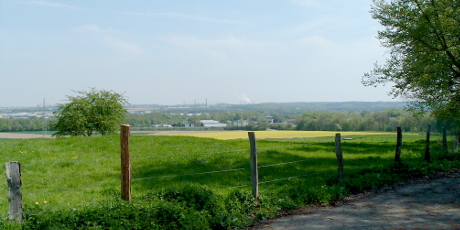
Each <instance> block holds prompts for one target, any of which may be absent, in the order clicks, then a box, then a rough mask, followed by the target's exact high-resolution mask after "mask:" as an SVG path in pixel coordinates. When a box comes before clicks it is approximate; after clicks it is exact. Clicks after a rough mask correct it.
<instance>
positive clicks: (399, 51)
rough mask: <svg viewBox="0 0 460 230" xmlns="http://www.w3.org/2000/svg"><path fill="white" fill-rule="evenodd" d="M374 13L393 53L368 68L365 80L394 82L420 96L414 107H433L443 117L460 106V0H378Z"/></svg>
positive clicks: (398, 90)
mask: <svg viewBox="0 0 460 230" xmlns="http://www.w3.org/2000/svg"><path fill="white" fill-rule="evenodd" d="M371 13H372V17H373V18H374V19H377V20H378V21H379V22H380V24H382V25H383V26H384V27H385V29H384V30H383V31H379V32H378V38H379V39H380V41H381V44H382V46H383V47H386V48H388V49H389V54H390V57H389V59H388V60H387V61H386V63H385V64H384V65H378V64H377V63H376V64H375V67H374V69H373V70H372V71H371V72H369V73H365V74H364V76H363V81H362V82H363V84H364V85H366V86H377V85H379V84H385V83H393V84H394V85H393V87H392V91H391V92H390V94H392V95H393V96H394V97H398V96H402V97H405V98H408V99H411V100H412V101H414V102H413V103H411V105H410V107H409V108H410V109H412V110H413V111H422V112H424V111H432V112H433V114H434V115H436V116H437V117H438V118H441V119H448V118H453V117H454V118H456V119H458V115H457V114H459V112H460V91H459V87H460V33H459V28H460V1H459V0H392V1H389V2H388V1H385V0H374V4H373V6H372V10H371Z"/></svg>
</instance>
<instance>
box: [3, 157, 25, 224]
mask: <svg viewBox="0 0 460 230" xmlns="http://www.w3.org/2000/svg"><path fill="white" fill-rule="evenodd" d="M6 181H7V182H8V201H9V210H8V215H9V220H10V221H13V222H18V223H20V222H22V193H21V185H22V181H21V164H20V163H19V162H17V161H12V162H6Z"/></svg>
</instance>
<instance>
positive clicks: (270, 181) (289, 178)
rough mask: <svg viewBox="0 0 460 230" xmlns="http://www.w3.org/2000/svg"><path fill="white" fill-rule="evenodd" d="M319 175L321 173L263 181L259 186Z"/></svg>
mask: <svg viewBox="0 0 460 230" xmlns="http://www.w3.org/2000/svg"><path fill="white" fill-rule="evenodd" d="M317 174H321V173H311V174H305V175H301V176H295V177H286V178H280V179H274V180H268V181H262V182H259V184H266V183H272V182H276V181H282V180H291V179H297V178H301V177H306V176H310V175H317Z"/></svg>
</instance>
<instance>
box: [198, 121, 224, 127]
mask: <svg viewBox="0 0 460 230" xmlns="http://www.w3.org/2000/svg"><path fill="white" fill-rule="evenodd" d="M200 122H201V124H202V125H203V126H204V127H219V128H223V127H227V124H224V123H220V122H218V121H214V120H201V121H200Z"/></svg>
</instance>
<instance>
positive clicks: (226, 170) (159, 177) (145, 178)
mask: <svg viewBox="0 0 460 230" xmlns="http://www.w3.org/2000/svg"><path fill="white" fill-rule="evenodd" d="M245 169H247V168H236V169H224V170H220V171H209V172H200V173H190V174H181V175H168V176H157V177H143V178H133V181H135V180H150V179H161V178H168V177H179V176H194V175H203V174H211V173H220V172H230V171H241V170H245Z"/></svg>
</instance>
